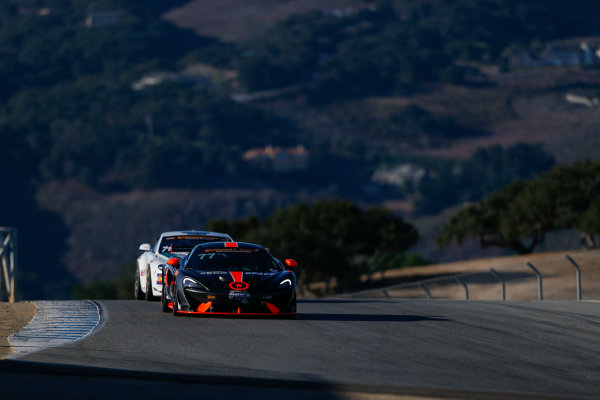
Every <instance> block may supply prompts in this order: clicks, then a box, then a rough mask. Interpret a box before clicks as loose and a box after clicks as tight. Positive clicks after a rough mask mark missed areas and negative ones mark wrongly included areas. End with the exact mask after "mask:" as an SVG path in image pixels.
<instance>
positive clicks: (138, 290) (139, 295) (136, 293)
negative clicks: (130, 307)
mask: <svg viewBox="0 0 600 400" xmlns="http://www.w3.org/2000/svg"><path fill="white" fill-rule="evenodd" d="M133 298H134V299H136V300H142V299H143V298H144V292H142V285H141V284H140V270H139V269H137V268H136V270H135V286H134V288H133Z"/></svg>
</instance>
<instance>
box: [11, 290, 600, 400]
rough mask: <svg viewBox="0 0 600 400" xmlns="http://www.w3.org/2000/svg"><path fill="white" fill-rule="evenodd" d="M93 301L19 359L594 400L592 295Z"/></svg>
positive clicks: (216, 377)
mask: <svg viewBox="0 0 600 400" xmlns="http://www.w3.org/2000/svg"><path fill="white" fill-rule="evenodd" d="M99 304H100V305H101V307H102V312H103V314H104V323H103V325H102V327H100V328H99V329H98V330H97V331H96V332H95V333H93V334H92V335H90V336H88V337H86V338H84V339H82V340H80V341H77V342H74V343H72V344H69V345H66V346H63V347H57V348H52V349H47V350H43V351H40V352H37V353H34V354H30V355H27V356H24V357H21V358H19V360H20V361H28V362H36V363H44V364H36V365H48V364H46V363H50V364H51V365H54V364H61V365H70V366H73V365H75V366H88V367H97V368H99V369H102V370H107V369H108V370H109V371H110V370H111V369H118V370H122V371H138V373H139V371H147V372H150V375H152V376H155V377H157V376H159V375H162V374H165V373H169V374H180V375H182V376H186V377H187V378H186V379H189V378H190V377H191V379H192V380H193V379H194V378H193V377H194V376H197V377H198V381H199V382H200V381H202V382H206V379H207V377H208V378H209V379H208V380H209V381H210V380H211V379H212V380H213V381H218V382H221V383H222V382H228V381H231V382H232V383H233V384H235V383H236V382H246V383H247V382H251V380H252V379H258V380H261V379H262V380H271V381H281V382H287V383H288V384H289V385H291V386H294V383H295V382H296V383H297V385H296V386H298V387H301V386H302V385H304V384H306V385H307V387H309V386H310V383H315V384H321V385H329V384H331V385H349V386H352V385H355V386H356V387H359V386H361V385H363V386H365V387H369V388H371V389H372V388H381V392H383V393H403V391H404V392H410V389H411V388H413V389H414V388H417V389H424V390H425V389H426V390H428V391H431V390H434V391H437V389H442V390H440V392H439V393H444V392H446V393H448V391H450V392H452V391H458V392H457V393H459V392H460V391H467V392H469V391H471V392H476V393H491V394H502V393H504V394H505V397H504V398H512V397H514V396H515V395H516V394H519V395H520V396H521V397H525V395H526V394H530V395H534V396H541V397H542V398H549V397H551V396H557V397H564V398H574V397H576V396H580V397H592V398H598V397H600V358H599V357H598V355H599V354H600V303H596V302H575V301H572V302H551V301H544V302H483V301H450V300H392V299H390V300H364V299H361V300H307V301H302V302H299V304H298V311H299V314H298V316H297V318H296V319H295V320H289V319H263V318H230V317H229V318H222V317H219V318H215V317H213V318H207V317H196V316H179V317H173V316H172V315H170V314H165V313H162V312H160V309H159V308H160V305H159V303H146V302H144V301H100V302H99ZM7 362H8V361H4V362H0V367H1V366H2V363H5V364H4V365H7V364H6V363H7ZM10 362H13V363H14V361H10ZM18 362H19V361H17V363H18ZM28 365H30V366H31V365H33V364H28ZM12 367H14V364H13V365H12ZM12 367H11V368H12ZM172 376H175V375H172ZM0 386H1V385H0ZM458 397H460V396H458ZM464 397H465V398H466V397H469V396H466V395H465V396H464ZM475 397H477V398H484V397H485V396H474V398H475ZM493 398H496V397H493ZM499 398H500V397H499ZM536 398H537V397H536Z"/></svg>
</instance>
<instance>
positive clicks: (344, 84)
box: [237, 0, 600, 101]
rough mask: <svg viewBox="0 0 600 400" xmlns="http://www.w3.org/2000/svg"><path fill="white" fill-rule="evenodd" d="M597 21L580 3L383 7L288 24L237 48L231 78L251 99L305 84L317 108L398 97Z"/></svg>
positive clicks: (485, 1) (394, 3)
mask: <svg viewBox="0 0 600 400" xmlns="http://www.w3.org/2000/svg"><path fill="white" fill-rule="evenodd" d="M598 12H600V5H598V4H595V3H594V2H589V1H585V2H577V3H573V2H569V1H567V0H554V1H546V2H543V3H531V4H529V3H528V4H523V2H522V1H519V0H482V1H477V2H473V1H470V0H455V1H440V0H416V1H406V0H387V1H386V0H384V1H379V2H377V7H376V8H375V9H373V10H368V11H367V10H364V11H362V12H357V13H353V14H349V15H346V16H344V17H342V18H340V17H336V16H331V15H326V14H324V13H319V12H314V13H311V14H309V15H303V16H294V17H292V18H289V19H288V20H285V21H283V22H281V23H279V24H277V25H275V26H274V27H273V28H271V29H270V30H269V31H268V32H266V33H265V34H264V35H263V36H262V37H260V38H254V39H253V40H252V41H249V42H248V43H244V44H243V45H242V46H241V48H240V51H239V54H241V56H240V57H239V58H238V60H237V65H238V67H237V68H238V71H239V72H240V80H241V82H242V83H243V84H244V85H245V86H246V87H247V88H248V90H252V91H253V90H264V89H271V88H274V87H280V86H286V85H290V84H294V83H299V82H303V81H304V82H305V81H308V80H310V81H312V83H313V88H314V89H315V90H316V95H315V96H314V97H313V100H318V101H324V99H326V100H328V101H331V100H336V99H339V98H348V97H362V96H368V95H388V94H394V93H404V92H406V91H410V90H414V89H415V88H416V87H419V86H420V85H422V84H423V83H427V82H438V81H446V82H454V83H461V82H462V81H463V79H464V76H463V74H464V69H463V68H460V67H458V66H457V65H456V61H457V60H465V61H483V62H489V63H500V61H501V59H502V53H503V51H504V50H505V49H506V48H508V47H511V46H512V47H521V48H529V47H530V46H532V43H536V42H537V43H539V42H540V41H547V40H554V39H558V38H565V37H577V36H585V35H592V34H594V33H598V32H599V30H598V28H597V27H596V26H595V25H594V23H593V22H592V16H593V15H596V14H597V13H598ZM575 21H580V22H575ZM584 21H586V23H584Z"/></svg>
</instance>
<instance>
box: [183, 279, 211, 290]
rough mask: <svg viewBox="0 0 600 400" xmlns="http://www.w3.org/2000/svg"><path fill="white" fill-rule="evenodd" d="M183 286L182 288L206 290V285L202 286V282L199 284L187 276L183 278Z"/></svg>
mask: <svg viewBox="0 0 600 400" xmlns="http://www.w3.org/2000/svg"><path fill="white" fill-rule="evenodd" d="M183 287H184V288H190V289H200V290H208V289H207V288H206V286H204V285H203V284H201V283H200V282H198V281H197V280H195V279H192V278H188V277H186V278H183Z"/></svg>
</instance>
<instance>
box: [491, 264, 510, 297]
mask: <svg viewBox="0 0 600 400" xmlns="http://www.w3.org/2000/svg"><path fill="white" fill-rule="evenodd" d="M490 274H492V275H493V276H494V278H496V279H498V282H500V285H502V290H501V291H500V293H501V296H500V297H501V298H502V300H506V283H505V282H504V279H502V278H501V277H500V275H498V273H497V272H496V270H495V269H494V268H491V269H490Z"/></svg>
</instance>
